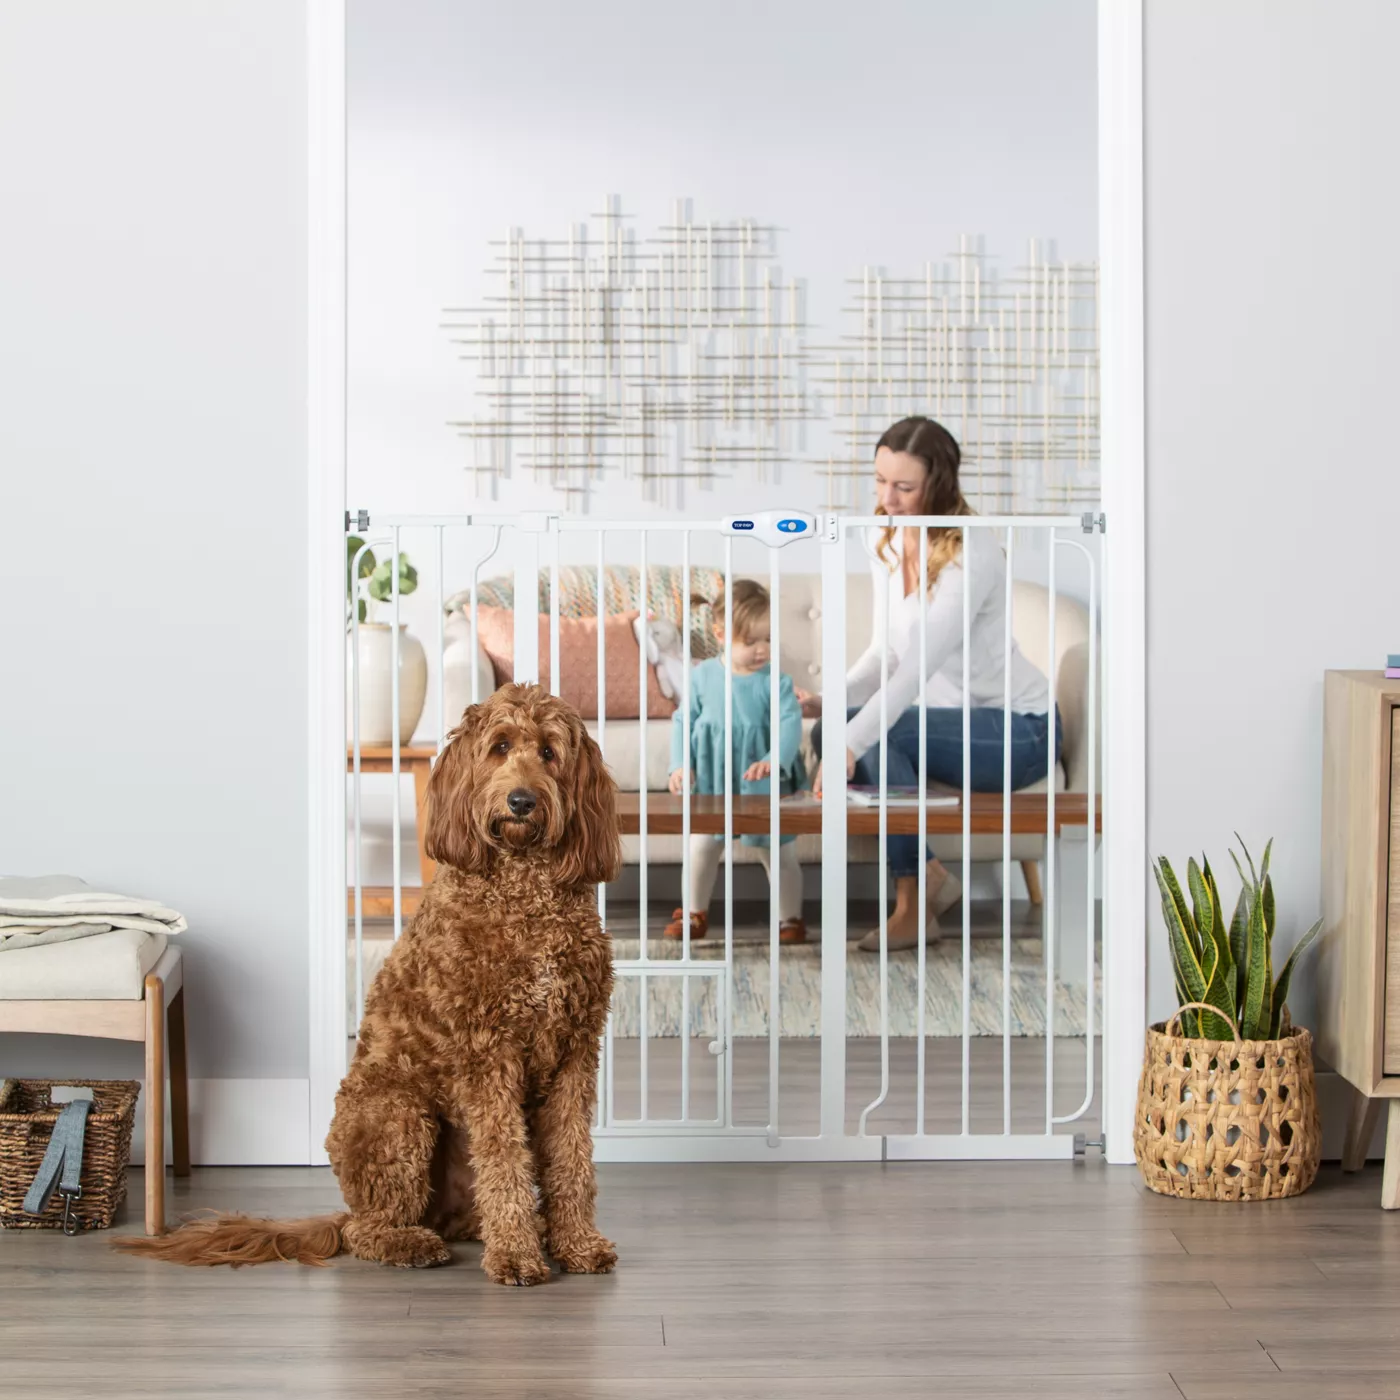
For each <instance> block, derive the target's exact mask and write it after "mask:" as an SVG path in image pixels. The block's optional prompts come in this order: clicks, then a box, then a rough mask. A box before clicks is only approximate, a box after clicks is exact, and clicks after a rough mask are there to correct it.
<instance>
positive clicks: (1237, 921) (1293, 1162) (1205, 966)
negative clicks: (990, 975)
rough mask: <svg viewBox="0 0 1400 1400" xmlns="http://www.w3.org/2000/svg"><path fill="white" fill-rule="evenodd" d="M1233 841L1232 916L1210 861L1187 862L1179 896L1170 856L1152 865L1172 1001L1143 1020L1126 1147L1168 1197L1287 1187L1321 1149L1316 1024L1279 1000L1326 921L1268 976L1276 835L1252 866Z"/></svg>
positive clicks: (1310, 1168) (1259, 1195)
mask: <svg viewBox="0 0 1400 1400" xmlns="http://www.w3.org/2000/svg"><path fill="white" fill-rule="evenodd" d="M1236 839H1238V836H1237V838H1236ZM1240 848H1241V849H1242V850H1243V851H1244V859H1245V864H1244V865H1241V864H1240V861H1239V858H1238V857H1237V856H1235V855H1234V853H1233V852H1231V856H1232V858H1233V859H1234V862H1235V869H1236V870H1237V871H1238V872H1239V876H1240V881H1241V889H1240V893H1239V897H1238V899H1237V900H1236V901H1235V907H1234V913H1233V914H1232V915H1231V917H1230V920H1229V922H1228V923H1227V922H1226V920H1225V915H1224V906H1223V905H1222V903H1221V900H1220V889H1219V886H1218V884H1217V882H1216V879H1215V875H1214V873H1213V872H1212V870H1211V868H1210V862H1209V861H1208V860H1205V859H1204V858H1203V859H1202V862H1201V864H1200V865H1199V866H1198V865H1197V864H1196V862H1195V861H1194V860H1192V861H1190V862H1189V863H1188V865H1187V869H1186V885H1187V891H1189V894H1190V900H1189V903H1188V900H1187V897H1186V892H1183V890H1182V888H1181V885H1180V883H1179V882H1178V880H1177V878H1176V873H1175V872H1174V871H1173V870H1172V867H1171V865H1170V864H1169V863H1168V862H1167V860H1166V859H1165V858H1162V859H1161V860H1159V861H1158V862H1157V863H1156V865H1154V866H1153V874H1154V875H1155V876H1156V878H1157V886H1158V888H1159V889H1160V890H1161V894H1162V916H1163V919H1164V920H1165V922H1166V926H1167V937H1168V940H1169V942H1170V944H1171V952H1172V969H1173V972H1174V974H1175V978H1176V997H1177V1002H1178V1004H1179V1009H1178V1011H1177V1012H1176V1014H1175V1015H1174V1016H1173V1017H1172V1018H1171V1020H1170V1021H1168V1022H1167V1023H1166V1024H1164V1025H1156V1026H1153V1027H1151V1028H1150V1029H1149V1030H1148V1032H1147V1047H1146V1053H1145V1056H1144V1061H1143V1070H1142V1080H1141V1083H1140V1084H1139V1087H1138V1103H1137V1117H1136V1121H1135V1125H1134V1130H1133V1148H1134V1153H1135V1155H1136V1157H1137V1163H1138V1167H1139V1169H1140V1170H1141V1172H1142V1177H1143V1180H1144V1181H1145V1182H1146V1183H1147V1185H1148V1186H1149V1187H1150V1188H1151V1189H1152V1190H1153V1191H1158V1192H1160V1193H1161V1194H1163V1195H1167V1196H1181V1197H1189V1198H1191V1199H1195V1200H1217V1201H1253V1200H1268V1199H1276V1198H1277V1197H1280V1196H1295V1195H1298V1194H1299V1193H1300V1192H1302V1191H1306V1190H1307V1189H1308V1187H1309V1186H1311V1185H1312V1183H1313V1179H1314V1178H1315V1177H1316V1176H1317V1168H1318V1163H1319V1161H1320V1160H1321V1154H1322V1135H1321V1131H1320V1127H1319V1122H1318V1113H1317V1086H1316V1083H1315V1080H1314V1074H1313V1060H1312V1036H1311V1035H1310V1034H1309V1033H1308V1032H1307V1031H1306V1030H1303V1029H1300V1028H1297V1027H1295V1026H1294V1025H1293V1024H1292V1022H1291V1020H1290V1019H1289V1015H1288V1005H1287V998H1288V986H1289V982H1290V981H1291V979H1292V976H1293V971H1294V969H1295V968H1296V967H1297V965H1298V961H1299V959H1300V958H1301V957H1302V956H1303V954H1304V952H1305V951H1306V950H1307V948H1308V947H1309V945H1310V944H1311V943H1312V941H1313V939H1314V938H1316V936H1317V933H1318V930H1319V929H1320V928H1321V927H1322V920H1320V919H1319V920H1318V922H1317V923H1315V924H1314V925H1313V926H1312V928H1310V929H1309V930H1308V931H1307V933H1305V934H1304V935H1303V937H1302V938H1301V939H1299V941H1298V944H1297V946H1296V947H1295V948H1294V949H1293V951H1292V953H1291V954H1289V957H1288V959H1287V961H1286V962H1285V963H1284V965H1283V968H1282V970H1281V971H1280V972H1279V974H1278V977H1277V978H1275V977H1274V975H1273V938H1274V929H1275V918H1276V912H1277V907H1276V901H1275V895H1274V885H1273V878H1272V876H1271V875H1270V874H1269V857H1270V854H1271V853H1272V850H1273V842H1272V841H1270V842H1269V844H1268V845H1267V846H1266V847H1265V848H1264V856H1263V860H1262V861H1261V863H1260V868H1259V869H1258V870H1257V871H1256V869H1255V867H1254V861H1253V859H1252V858H1251V857H1250V854H1249V850H1248V848H1247V847H1245V845H1244V842H1243V841H1240ZM1246 870H1247V871H1248V873H1246Z"/></svg>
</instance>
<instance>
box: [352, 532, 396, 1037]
mask: <svg viewBox="0 0 1400 1400" xmlns="http://www.w3.org/2000/svg"><path fill="white" fill-rule="evenodd" d="M387 543H388V540H385V539H368V540H366V541H365V542H364V544H362V545H361V546H360V547H359V549H357V550H356V551H355V557H354V558H353V559H352V560H351V561H350V585H351V589H350V595H351V596H350V730H351V733H350V742H351V745H352V749H351V753H352V757H351V768H352V772H353V776H352V778H351V781H350V789H351V805H352V806H353V808H354V821H355V856H354V860H353V862H352V864H353V866H354V880H355V1024H356V1026H358V1025H359V1023H360V1021H361V1020H363V1018H364V1014H365V921H364V904H365V896H364V872H363V869H362V861H361V855H360V853H361V850H362V848H363V845H364V836H363V831H362V807H361V779H362V777H363V774H362V773H361V771H360V599H359V587H358V584H359V578H360V561H361V560H362V559H363V558H364V557H365V554H366V553H367V552H368V551H369V550H371V549H373V548H374V546H375V545H379V546H380V547H381V548H382V547H383V546H384V545H386V544H387Z"/></svg>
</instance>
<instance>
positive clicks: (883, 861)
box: [822, 516, 904, 1137]
mask: <svg viewBox="0 0 1400 1400" xmlns="http://www.w3.org/2000/svg"><path fill="white" fill-rule="evenodd" d="M884 519H885V522H886V523H887V524H888V522H889V517H888V516H886V517H884ZM901 547H902V545H901ZM903 568H904V564H903V561H902V560H901V562H900V569H901V570H903ZM843 596H844V595H843ZM843 611H844V609H843ZM880 619H881V620H880V816H879V826H880V831H879V836H878V837H877V844H878V850H879V861H880V874H879V881H880V1092H879V1093H878V1094H876V1096H875V1097H874V1098H873V1099H872V1100H871V1101H870V1102H869V1103H868V1104H866V1106H865V1109H864V1111H863V1112H862V1113H861V1115H860V1129H859V1131H860V1134H861V1136H862V1137H864V1136H865V1135H866V1126H865V1125H866V1123H867V1122H868V1121H869V1118H870V1115H871V1113H873V1112H874V1111H875V1109H877V1108H879V1107H880V1105H881V1104H882V1103H884V1101H885V1099H886V1098H888V1097H889V1092H890V906H889V842H890V833H889V807H890V708H889V689H890V595H889V588H888V586H887V587H886V589H885V605H884V608H883V609H882V611H881V614H880ZM822 752H823V753H825V752H826V742H825V740H823V742H822ZM836 762H837V765H838V766H839V767H840V769H841V771H842V772H843V773H844V772H845V771H846V750H845V748H843V749H842V750H841V752H840V754H839V755H838V756H837V758H836ZM824 778H825V764H823V779H824ZM843 1034H844V1032H843Z"/></svg>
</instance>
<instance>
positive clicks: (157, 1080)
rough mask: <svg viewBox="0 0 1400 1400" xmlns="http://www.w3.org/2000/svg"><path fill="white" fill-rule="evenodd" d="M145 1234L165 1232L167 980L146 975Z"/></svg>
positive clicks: (161, 1233)
mask: <svg viewBox="0 0 1400 1400" xmlns="http://www.w3.org/2000/svg"><path fill="white" fill-rule="evenodd" d="M146 1233H147V1234H148V1235H163V1234H164V1233H165V983H164V982H163V981H162V980H161V979H160V978H159V977H155V976H151V977H147V978H146Z"/></svg>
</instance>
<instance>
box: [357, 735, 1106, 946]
mask: <svg viewBox="0 0 1400 1400" xmlns="http://www.w3.org/2000/svg"><path fill="white" fill-rule="evenodd" d="M436 757H437V747H436V745H433V744H418V745H404V746H403V747H401V748H400V749H399V771H400V772H403V773H412V774H413V793H414V809H415V816H414V830H415V832H416V835H417V849H418V872H419V877H420V879H421V880H422V886H423V887H426V886H427V884H428V883H429V881H430V880H431V879H432V878H433V872H434V870H436V869H437V867H436V865H435V864H434V862H433V861H432V860H431V859H430V858H429V856H428V853H427V851H426V850H425V849H424V844H423V843H424V837H425V831H424V825H425V824H424V804H425V801H426V798H427V792H428V777H429V775H430V774H431V772H432V767H433V760H434V759H435V758H436ZM352 764H353V753H352V751H350V750H347V752H346V768H347V770H350V769H351V768H352ZM360 771H361V772H362V773H392V772H393V771H394V755H393V749H392V747H391V746H390V745H388V744H375V745H365V746H363V747H362V748H361V749H360ZM1046 798H1047V795H1046V794H1045V793H1043V792H1017V793H1012V795H1011V834H1012V835H1013V836H1044V835H1045V834H1046V824H1047V818H1048V815H1049V803H1048V802H1047V800H1046ZM646 799H647V833H648V835H651V836H679V835H680V834H681V831H682V822H683V802H682V799H681V798H680V797H679V796H677V795H676V794H674V793H670V792H649V793H647V795H646ZM733 803H734V834H735V835H736V836H744V835H757V836H761V835H766V834H767V833H768V831H769V803H768V798H767V797H763V796H752V795H739V796H736V797H735V798H734V799H733ZM641 807H642V804H641V795H640V794H639V793H635V792H623V793H619V794H618V798H617V809H618V820H619V823H620V826H621V830H622V834H623V835H624V836H635V835H637V834H638V833H639V832H640V830H641ZM971 818H972V819H971V828H972V833H973V835H974V836H999V835H1000V834H1001V832H1002V829H1003V828H1002V800H1001V794H1000V793H997V792H975V793H973V794H972V805H971ZM779 822H780V825H779V830H780V831H781V832H782V833H784V834H786V835H790V836H819V835H820V834H821V829H822V811H821V804H820V803H819V802H817V801H815V800H814V799H812V798H811V797H809V796H803V797H793V798H784V799H783V801H782V802H781V803H780V804H779ZM1088 826H1089V801H1088V797H1087V796H1086V794H1084V793H1082V792H1062V793H1057V794H1056V795H1055V830H1054V833H1053V834H1054V836H1057V837H1058V836H1062V835H1065V834H1067V833H1068V834H1070V835H1072V836H1080V837H1087V834H1088ZM690 829H691V831H692V832H693V833H694V834H695V835H697V836H699V835H716V836H718V835H723V833H724V798H723V797H702V796H699V795H695V796H692V797H691V799H690ZM925 830H926V831H927V833H928V835H930V836H961V835H962V831H963V815H962V802H961V799H960V800H959V801H958V803H957V804H956V805H953V806H947V807H942V806H940V807H930V808H928V810H927V813H926V826H925ZM1102 830H1103V804H1102V802H1101V801H1100V800H1099V799H1098V798H1096V799H1095V802H1094V832H1095V834H1096V835H1097V834H1098V833H1100V832H1102ZM846 831H847V834H848V835H851V836H877V835H878V834H879V831H880V814H879V812H878V811H876V810H875V809H874V808H871V807H849V808H847V811H846ZM886 831H887V832H888V834H890V835H892V836H897V835H908V836H915V835H917V834H918V831H919V813H918V811H917V809H915V808H910V807H899V808H895V809H894V810H892V811H891V812H890V813H889V814H888V817H887V825H886ZM361 894H362V899H363V904H362V913H363V916H364V917H365V918H367V919H389V918H393V915H394V891H393V889H392V887H391V886H388V885H367V886H364V887H363V888H362V891H361ZM421 898H422V889H421V888H420V887H419V886H415V885H405V886H404V887H403V891H402V910H403V917H404V918H409V917H411V916H412V915H413V914H414V913H415V912H416V911H417V909H418V904H419V901H420V900H421ZM346 913H347V915H348V916H349V917H351V918H353V917H354V913H355V892H354V890H353V889H350V890H348V891H347V892H346Z"/></svg>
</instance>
